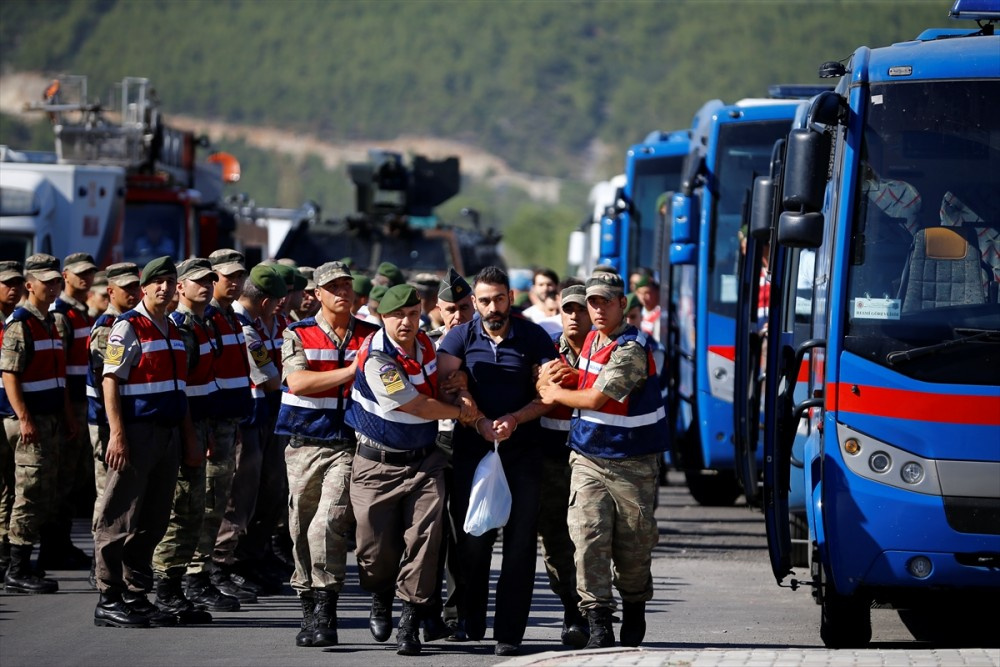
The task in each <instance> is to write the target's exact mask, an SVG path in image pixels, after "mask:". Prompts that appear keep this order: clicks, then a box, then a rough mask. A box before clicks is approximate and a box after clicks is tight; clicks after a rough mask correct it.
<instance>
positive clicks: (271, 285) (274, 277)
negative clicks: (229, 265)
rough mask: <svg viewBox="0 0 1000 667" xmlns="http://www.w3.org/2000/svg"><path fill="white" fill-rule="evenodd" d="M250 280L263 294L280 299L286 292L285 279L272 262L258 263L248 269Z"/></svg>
mask: <svg viewBox="0 0 1000 667" xmlns="http://www.w3.org/2000/svg"><path fill="white" fill-rule="evenodd" d="M250 282H251V283H252V284H253V285H254V286H255V287H257V289H259V290H260V291H261V292H263V293H264V294H265V295H267V296H269V297H271V298H274V299H280V298H281V297H283V296H286V295H287V294H288V287H287V286H286V285H285V279H284V278H282V277H281V274H280V273H278V271H277V269H276V268H275V265H274V264H258V265H257V266H255V267H253V269H251V270H250Z"/></svg>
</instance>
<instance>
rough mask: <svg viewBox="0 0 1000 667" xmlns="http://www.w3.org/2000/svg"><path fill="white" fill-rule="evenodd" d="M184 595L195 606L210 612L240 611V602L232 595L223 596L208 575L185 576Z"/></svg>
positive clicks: (201, 573) (202, 573)
mask: <svg viewBox="0 0 1000 667" xmlns="http://www.w3.org/2000/svg"><path fill="white" fill-rule="evenodd" d="M184 585H185V591H184V594H185V596H186V597H187V599H188V600H190V601H191V602H193V603H194V604H195V606H200V607H204V608H205V609H207V610H209V611H239V610H240V601H239V600H237V599H236V598H234V597H232V596H230V595H223V594H222V593H221V592H220V591H219V589H217V588H216V587H215V586H214V585H212V581H211V580H210V579H209V577H208V574H207V573H205V572H199V573H197V574H188V575H184Z"/></svg>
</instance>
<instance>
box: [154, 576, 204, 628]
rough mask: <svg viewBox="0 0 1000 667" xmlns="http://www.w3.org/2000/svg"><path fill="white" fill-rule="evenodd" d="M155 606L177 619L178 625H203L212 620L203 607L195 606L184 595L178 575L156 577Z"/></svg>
mask: <svg viewBox="0 0 1000 667" xmlns="http://www.w3.org/2000/svg"><path fill="white" fill-rule="evenodd" d="M154 604H155V605H156V608H157V609H159V610H160V611H162V612H163V613H165V614H170V615H171V616H173V617H174V618H176V619H177V623H178V624H179V625H203V624H205V623H211V622H212V615H211V614H209V613H208V612H207V611H205V608H204V607H201V608H199V607H196V606H195V605H194V603H192V602H191V601H190V600H188V599H187V598H186V597H184V591H183V590H182V589H181V578H180V577H157V579H156V601H155V602H154Z"/></svg>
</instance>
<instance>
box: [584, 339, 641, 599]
mask: <svg viewBox="0 0 1000 667" xmlns="http://www.w3.org/2000/svg"><path fill="white" fill-rule="evenodd" d="M626 326H627V325H626V324H625V323H624V322H623V323H622V324H621V325H620V326H619V327H618V328H617V329H616V330H615V331H614V332H612V333H611V334H610V335H609V337H608V338H609V341H608V342H609V343H610V342H611V341H613V340H614V339H615V338H617V337H618V336H620V335H621V334H622V332H623V331H624V330H625V328H626ZM595 340H596V339H595ZM647 375H648V369H647V359H646V353H645V351H644V350H643V348H642V346H640V345H639V344H638V343H636V342H629V343H626V344H625V345H622V346H621V347H620V348H618V349H617V350H615V351H614V352H613V353H612V354H611V359H610V361H609V363H607V364H605V366H604V368H603V370H602V371H601V372H600V374H599V376H598V379H597V381H596V383H595V384H594V387H595V388H596V389H598V390H599V391H601V392H602V393H603V394H605V395H607V396H609V397H610V398H611V399H612V400H617V401H622V400H624V399H625V398H627V397H628V396H629V394H630V393H632V392H633V391H634V390H635V389H636V388H638V387H639V386H640V385H641V384H642V383H644V382H645V381H646V380H647ZM659 458H660V454H646V455H642V456H630V457H626V458H620V459H609V458H599V457H591V456H584V455H582V454H580V453H578V452H575V451H574V452H573V453H572V454H570V467H571V468H572V475H571V481H570V485H571V495H570V504H569V513H568V522H569V532H570V536H571V537H572V539H573V544H574V545H575V547H576V555H575V561H576V572H577V590H578V592H579V594H580V597H581V602H580V608H581V609H583V610H591V609H595V608H598V607H602V608H610V609H613V608H614V607H615V600H614V595H613V594H612V590H611V587H612V584H614V587H615V588H617V589H618V591H619V593H620V594H621V596H622V601H623V602H625V603H630V602H645V601H647V600H650V599H652V597H653V577H652V573H651V571H650V567H651V564H652V552H653V548H654V547H655V546H656V543H657V540H658V539H659V532H658V531H657V527H656V519H655V518H654V516H653V511H654V500H655V496H656V484H657V481H656V480H657V474H658V470H659ZM612 563H613V569H612V567H610V566H611V564H612Z"/></svg>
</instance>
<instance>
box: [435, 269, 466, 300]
mask: <svg viewBox="0 0 1000 667" xmlns="http://www.w3.org/2000/svg"><path fill="white" fill-rule="evenodd" d="M470 294H472V288H471V287H469V283H468V281H467V280H466V279H465V278H463V277H462V276H460V275H459V274H458V271H456V270H455V267H452V268H450V269H448V276H447V277H446V278H443V279H442V280H441V286H440V291H439V292H438V298H439V299H441V300H442V301H447V302H448V303H457V302H459V301H461V300H462V299H464V298H465V297H467V296H469V295H470Z"/></svg>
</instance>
